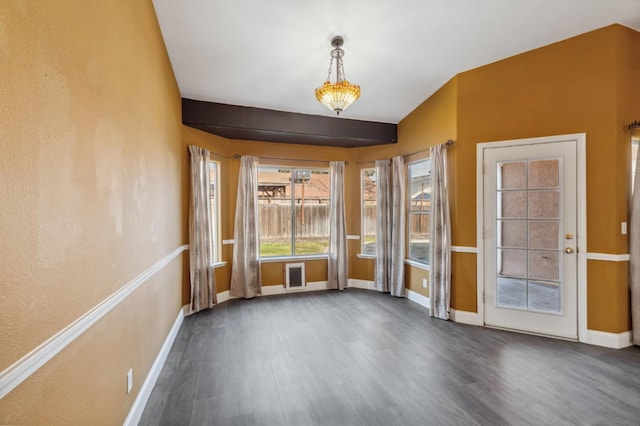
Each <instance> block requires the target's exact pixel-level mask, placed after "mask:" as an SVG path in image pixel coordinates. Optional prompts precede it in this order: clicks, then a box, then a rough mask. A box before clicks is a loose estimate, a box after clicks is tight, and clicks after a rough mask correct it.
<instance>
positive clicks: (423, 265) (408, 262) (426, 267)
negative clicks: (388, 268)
mask: <svg viewBox="0 0 640 426" xmlns="http://www.w3.org/2000/svg"><path fill="white" fill-rule="evenodd" d="M404 263H405V265H409V266H413V267H414V268H418V269H422V270H423V271H430V270H431V268H430V267H429V265H427V264H426V263H422V262H417V261H415V260H413V259H405V260H404Z"/></svg>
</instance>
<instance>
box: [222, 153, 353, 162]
mask: <svg viewBox="0 0 640 426" xmlns="http://www.w3.org/2000/svg"><path fill="white" fill-rule="evenodd" d="M240 157H242V155H240V154H233V158H235V159H236V160H238V159H240ZM258 158H259V159H260V160H283V161H303V162H306V163H329V161H327V160H309V159H308V158H284V157H258ZM344 164H349V162H348V161H345V162H344Z"/></svg>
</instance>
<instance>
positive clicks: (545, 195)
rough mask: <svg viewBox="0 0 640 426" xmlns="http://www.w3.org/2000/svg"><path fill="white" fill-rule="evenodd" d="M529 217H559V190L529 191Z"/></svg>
mask: <svg viewBox="0 0 640 426" xmlns="http://www.w3.org/2000/svg"><path fill="white" fill-rule="evenodd" d="M528 207H529V218H533V219H538V218H540V219H542V218H545V219H546V218H550V219H551V218H553V219H558V218H560V191H558V190H552V191H530V192H529V202H528Z"/></svg>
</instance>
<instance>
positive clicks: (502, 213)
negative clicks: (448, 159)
mask: <svg viewBox="0 0 640 426" xmlns="http://www.w3.org/2000/svg"><path fill="white" fill-rule="evenodd" d="M560 168H561V160H560V159H557V158H556V159H543V160H528V161H515V162H504V163H499V164H498V168H497V186H496V200H497V206H496V207H497V219H496V242H497V247H496V248H497V253H496V254H497V271H498V273H497V277H496V306H498V307H501V308H509V309H523V310H532V311H536V312H544V313H559V312H561V311H562V305H561V301H562V299H561V285H560V284H561V283H560V266H561V265H560V262H561V259H562V252H561V244H562V242H561V241H560V237H561V233H562V224H561V221H560V217H561V211H562V209H561V204H560V196H561V194H560V188H561V187H562V182H561V175H560Z"/></svg>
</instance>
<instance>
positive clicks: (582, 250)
mask: <svg viewBox="0 0 640 426" xmlns="http://www.w3.org/2000/svg"><path fill="white" fill-rule="evenodd" d="M565 141H576V162H577V164H576V173H577V176H576V197H577V206H576V214H577V217H576V221H577V223H576V234H577V235H576V248H577V250H576V255H577V257H578V259H577V263H578V271H577V286H578V295H577V296H578V300H577V304H578V306H577V308H578V318H577V320H578V341H579V342H586V341H587V202H586V201H587V156H586V143H587V136H586V133H572V134H567V135H557V136H543V137H536V138H526V139H512V140H503V141H495V142H482V143H478V144H477V145H476V245H477V250H478V254H477V256H476V259H477V266H476V273H477V291H478V293H477V299H476V300H477V310H478V317H479V320H480V323H481V325H483V326H484V325H485V312H484V286H485V283H484V259H485V255H484V236H483V227H484V207H485V206H484V170H483V164H484V150H485V149H490V148H505V147H510V146H519V145H532V144H540V143H553V142H565Z"/></svg>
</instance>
